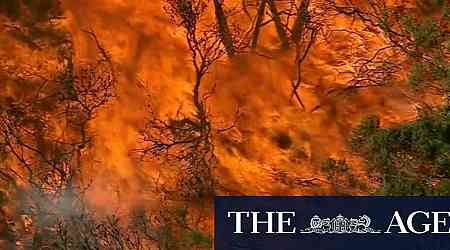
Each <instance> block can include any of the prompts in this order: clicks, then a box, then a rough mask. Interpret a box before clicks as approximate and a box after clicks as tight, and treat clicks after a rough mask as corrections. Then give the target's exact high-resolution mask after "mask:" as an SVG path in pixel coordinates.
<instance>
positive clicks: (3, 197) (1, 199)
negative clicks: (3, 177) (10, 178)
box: [0, 188, 8, 207]
mask: <svg viewBox="0 0 450 250" xmlns="http://www.w3.org/2000/svg"><path fill="white" fill-rule="evenodd" d="M7 201H8V192H7V191H6V190H4V189H1V188H0V207H1V206H3V205H4V204H5V203H6V202H7Z"/></svg>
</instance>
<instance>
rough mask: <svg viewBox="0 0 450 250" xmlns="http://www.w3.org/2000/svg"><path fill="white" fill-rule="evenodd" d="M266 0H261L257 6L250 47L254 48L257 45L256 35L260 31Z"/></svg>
mask: <svg viewBox="0 0 450 250" xmlns="http://www.w3.org/2000/svg"><path fill="white" fill-rule="evenodd" d="M266 2H267V0H261V2H260V3H259V6H258V12H257V17H256V23H255V30H254V31H253V37H252V48H253V49H254V48H256V46H257V45H258V37H259V33H260V31H261V24H262V22H263V20H264V12H265V11H266Z"/></svg>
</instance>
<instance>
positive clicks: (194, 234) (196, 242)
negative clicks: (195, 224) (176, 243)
mask: <svg viewBox="0 0 450 250" xmlns="http://www.w3.org/2000/svg"><path fill="white" fill-rule="evenodd" d="M184 241H185V242H186V243H187V245H188V246H189V247H200V248H206V249H211V247H212V242H211V239H210V237H209V236H208V235H205V234H203V233H202V232H200V231H197V230H191V231H187V232H186V233H185V235H184Z"/></svg>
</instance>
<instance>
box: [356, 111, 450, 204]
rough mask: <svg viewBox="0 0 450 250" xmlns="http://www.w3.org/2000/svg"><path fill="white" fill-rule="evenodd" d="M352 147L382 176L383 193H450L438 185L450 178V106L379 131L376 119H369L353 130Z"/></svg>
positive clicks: (421, 114)
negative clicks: (442, 180) (410, 121)
mask: <svg viewBox="0 0 450 250" xmlns="http://www.w3.org/2000/svg"><path fill="white" fill-rule="evenodd" d="M350 146H351V148H352V150H353V151H354V152H357V153H359V154H360V155H361V156H362V157H364V158H365V159H366V162H367V164H368V166H369V167H371V169H372V170H373V171H376V172H377V173H379V174H381V175H382V177H383V185H382V189H381V190H382V193H383V194H387V195H430V194H434V193H435V191H434V190H439V192H438V193H439V194H442V193H445V192H450V190H448V191H446V190H442V188H443V186H442V187H441V186H440V185H441V183H442V185H444V184H443V183H444V182H439V179H442V178H444V179H450V107H445V108H442V109H438V110H434V111H432V112H429V113H425V112H421V113H420V115H419V117H418V119H417V120H416V121H414V122H412V123H408V124H404V125H401V126H397V127H393V128H380V127H379V123H378V119H377V118H374V117H369V118H366V119H364V120H363V121H362V123H361V124H360V125H359V126H358V127H357V128H356V129H355V130H354V131H353V133H352V135H351V138H350ZM433 181H434V182H433ZM433 183H434V184H433ZM436 183H437V184H436ZM436 185H437V186H436ZM446 185H447V184H446Z"/></svg>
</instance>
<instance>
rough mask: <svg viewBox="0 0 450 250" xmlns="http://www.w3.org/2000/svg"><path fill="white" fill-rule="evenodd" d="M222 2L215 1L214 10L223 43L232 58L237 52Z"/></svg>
mask: <svg viewBox="0 0 450 250" xmlns="http://www.w3.org/2000/svg"><path fill="white" fill-rule="evenodd" d="M222 1H223V0H214V9H215V13H216V19H217V24H218V26H219V32H220V37H221V40H222V43H223V45H224V46H225V50H226V51H227V54H228V56H229V57H232V56H233V55H234V54H235V52H236V51H235V48H234V45H233V37H232V36H231V34H230V29H229V27H228V23H227V18H226V16H225V12H224V10H223V8H222Z"/></svg>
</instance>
